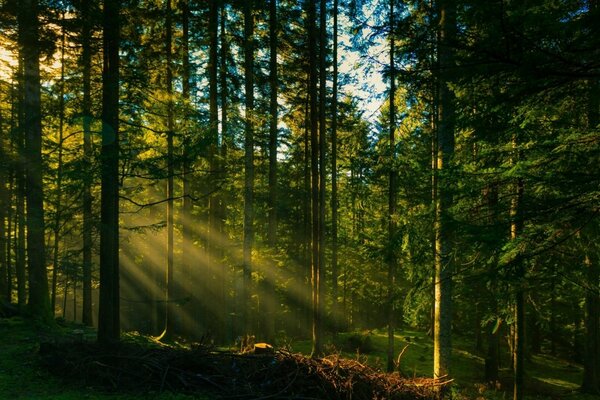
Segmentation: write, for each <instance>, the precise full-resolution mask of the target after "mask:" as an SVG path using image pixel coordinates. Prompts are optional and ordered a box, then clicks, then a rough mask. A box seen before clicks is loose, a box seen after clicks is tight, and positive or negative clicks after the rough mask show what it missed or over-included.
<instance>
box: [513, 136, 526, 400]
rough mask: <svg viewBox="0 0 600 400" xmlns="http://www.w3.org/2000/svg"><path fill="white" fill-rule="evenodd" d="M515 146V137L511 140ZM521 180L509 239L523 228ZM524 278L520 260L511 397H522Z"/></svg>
mask: <svg viewBox="0 0 600 400" xmlns="http://www.w3.org/2000/svg"><path fill="white" fill-rule="evenodd" d="M513 144H514V146H515V148H516V147H517V145H518V143H517V139H516V138H515V139H514V142H513ZM517 162H518V161H517ZM523 189H524V185H523V180H522V179H521V178H519V179H517V183H516V185H515V194H514V196H513V200H512V204H511V219H512V221H511V226H510V237H511V240H516V239H517V238H518V237H519V235H520V234H521V232H522V230H523V216H522V211H521V209H522V207H523V205H522V203H523ZM524 279H525V268H524V265H523V263H522V262H519V264H518V265H517V272H516V281H517V289H516V293H515V315H514V320H515V322H514V331H513V333H514V336H513V340H514V360H513V363H514V364H513V368H514V374H515V375H514V387H513V399H514V400H521V399H523V383H524V381H525V370H524V368H525V289H524V288H523V280H524Z"/></svg>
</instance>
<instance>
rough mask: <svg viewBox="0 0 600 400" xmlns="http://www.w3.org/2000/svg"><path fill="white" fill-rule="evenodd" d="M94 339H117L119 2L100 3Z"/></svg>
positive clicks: (101, 340)
mask: <svg viewBox="0 0 600 400" xmlns="http://www.w3.org/2000/svg"><path fill="white" fill-rule="evenodd" d="M103 15H104V21H103V31H104V39H103V42H104V43H103V45H104V52H103V57H104V61H103V68H102V150H101V154H100V159H101V174H102V184H101V209H100V305H99V313H98V342H99V343H102V344H109V343H115V342H118V341H119V335H120V318H119V31H120V27H119V1H117V0H105V2H104V14H103Z"/></svg>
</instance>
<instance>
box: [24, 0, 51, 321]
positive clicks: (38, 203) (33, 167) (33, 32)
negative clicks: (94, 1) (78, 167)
mask: <svg viewBox="0 0 600 400" xmlns="http://www.w3.org/2000/svg"><path fill="white" fill-rule="evenodd" d="M18 23H19V49H20V54H21V57H22V59H23V89H24V96H23V131H24V133H25V171H26V172H25V179H26V187H27V192H26V195H27V261H28V267H29V300H28V306H29V309H30V312H31V313H32V314H33V315H35V316H36V317H38V318H41V319H43V320H48V319H50V318H51V312H50V299H49V296H48V276H47V273H46V255H45V240H44V192H43V182H42V168H43V166H42V113H41V85H40V62H39V56H40V45H39V41H38V27H39V21H38V2H37V0H20V1H19V11H18Z"/></svg>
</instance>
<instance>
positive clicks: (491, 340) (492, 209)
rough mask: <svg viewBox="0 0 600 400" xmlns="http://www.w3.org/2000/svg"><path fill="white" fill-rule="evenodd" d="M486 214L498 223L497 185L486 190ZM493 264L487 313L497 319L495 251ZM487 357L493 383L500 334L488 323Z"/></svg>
mask: <svg viewBox="0 0 600 400" xmlns="http://www.w3.org/2000/svg"><path fill="white" fill-rule="evenodd" d="M487 203H488V209H489V210H488V212H489V213H490V221H489V223H490V226H495V225H496V224H497V222H498V211H497V210H498V184H497V183H495V182H494V183H492V184H491V185H490V186H489V187H488V190H487ZM493 251H494V255H493V262H492V263H491V265H490V267H489V270H488V281H489V282H490V287H489V293H488V304H489V312H490V313H491V315H492V316H494V317H496V318H498V299H497V297H496V296H497V283H496V281H497V279H496V266H497V264H498V256H497V251H496V250H495V249H494V250H493ZM485 329H486V334H487V355H486V357H485V380H486V382H488V383H494V384H495V382H496V381H497V380H498V369H499V367H500V360H499V352H500V334H499V326H498V323H494V322H490V323H488V324H487V326H486V328H485Z"/></svg>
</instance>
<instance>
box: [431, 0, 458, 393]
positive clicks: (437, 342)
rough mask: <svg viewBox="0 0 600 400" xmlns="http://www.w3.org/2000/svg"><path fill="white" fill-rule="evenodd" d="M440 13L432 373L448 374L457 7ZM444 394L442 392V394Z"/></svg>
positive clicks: (447, 0) (447, 3)
mask: <svg viewBox="0 0 600 400" xmlns="http://www.w3.org/2000/svg"><path fill="white" fill-rule="evenodd" d="M438 6H439V13H440V38H439V47H438V58H439V65H440V68H439V78H440V82H439V95H438V96H439V100H438V149H437V170H438V187H437V189H438V193H437V196H436V211H435V228H434V229H435V247H436V251H435V281H434V283H435V299H434V300H435V311H434V335H433V336H434V346H433V347H434V349H433V376H434V378H441V377H445V376H448V375H449V374H450V361H451V354H452V336H451V335H452V273H453V264H454V261H453V260H452V249H451V245H452V228H451V226H450V223H451V218H450V215H449V209H450V206H451V205H452V202H453V199H452V194H451V192H450V187H449V186H450V183H451V182H450V173H449V172H448V171H447V170H448V169H451V166H452V165H451V162H452V156H453V154H454V119H455V116H454V111H455V107H454V94H453V92H452V90H451V89H450V88H449V86H448V84H449V83H450V81H451V76H452V72H453V71H452V68H453V65H454V55H453V50H452V46H453V44H454V39H455V35H456V9H455V6H454V3H453V1H452V0H444V1H440V2H439V3H438ZM441 395H443V393H442V394H441Z"/></svg>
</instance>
